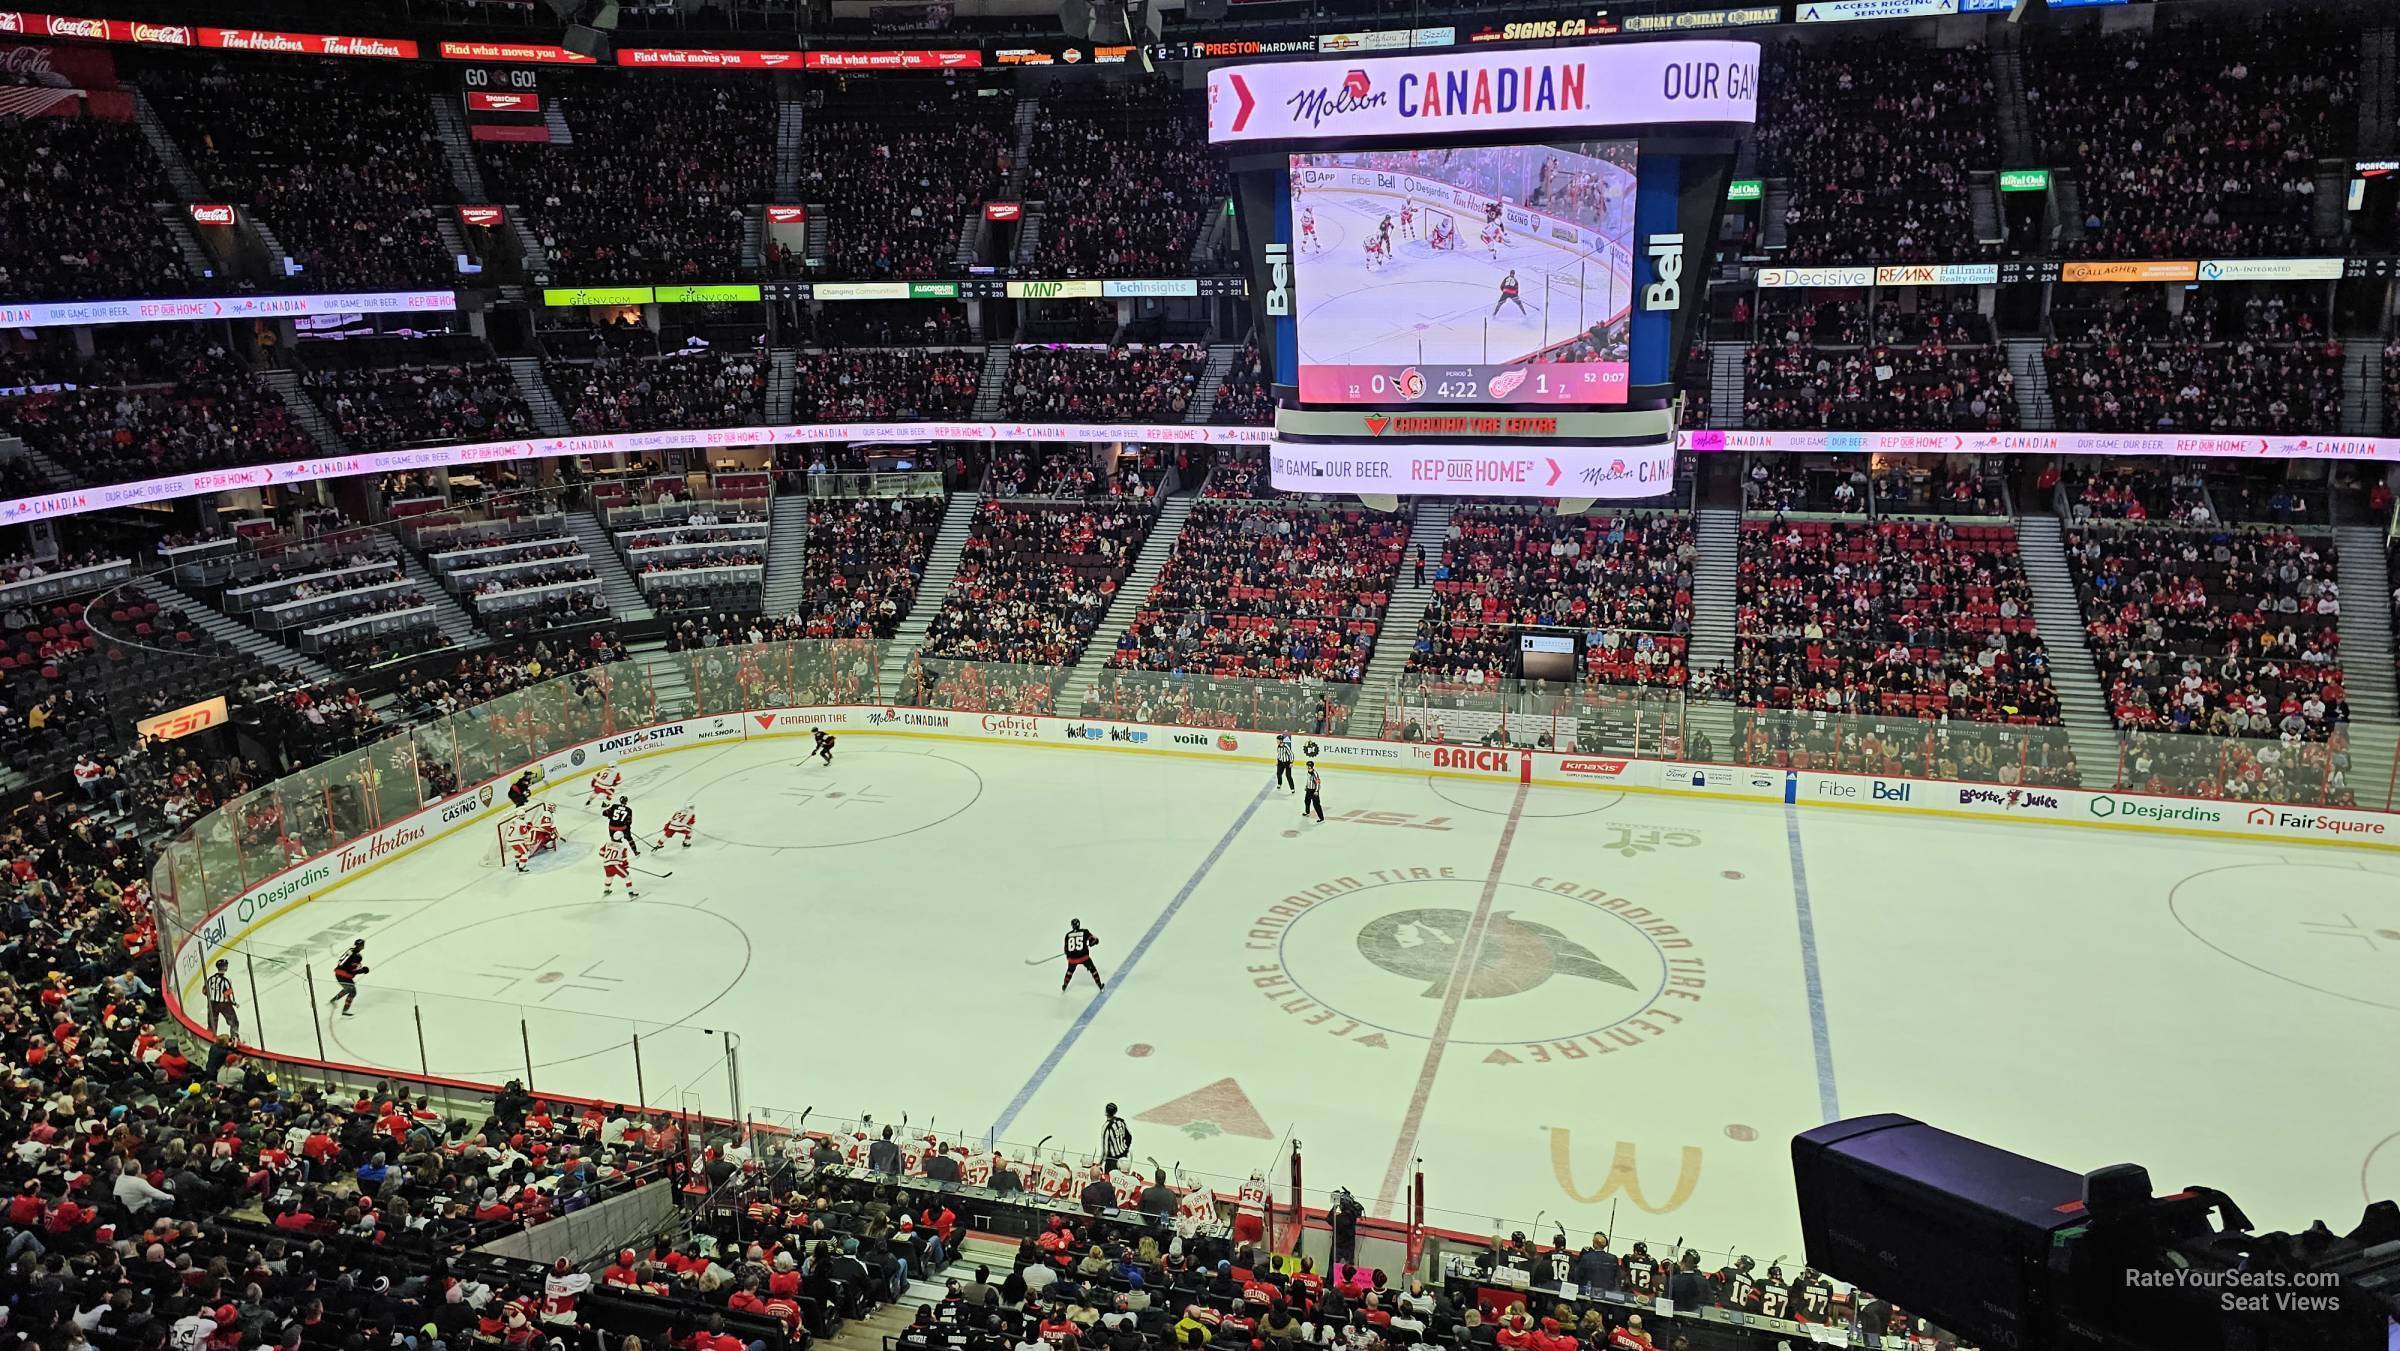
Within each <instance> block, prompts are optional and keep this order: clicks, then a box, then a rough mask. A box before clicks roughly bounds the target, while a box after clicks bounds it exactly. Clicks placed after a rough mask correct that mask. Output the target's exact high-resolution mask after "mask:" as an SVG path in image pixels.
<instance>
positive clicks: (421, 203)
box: [141, 54, 457, 291]
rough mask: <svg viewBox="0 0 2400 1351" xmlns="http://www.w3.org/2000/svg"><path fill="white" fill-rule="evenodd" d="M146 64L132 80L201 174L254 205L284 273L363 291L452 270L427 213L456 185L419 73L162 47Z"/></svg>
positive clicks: (443, 203)
mask: <svg viewBox="0 0 2400 1351" xmlns="http://www.w3.org/2000/svg"><path fill="white" fill-rule="evenodd" d="M149 67H150V68H149V69H147V70H145V72H144V73H143V75H142V77H141V83H142V85H143V87H144V89H145V90H146V91H147V92H148V93H149V95H150V97H151V101H152V103H153V104H154V106H156V107H157V108H158V110H159V113H160V115H161V117H162V118H163V120H164V121H165V122H166V124H167V128H168V130H169V131H170V132H171V133H172V134H173V135H174V136H175V138H176V140H177V141H178V142H179V143H180V144H181V146H182V149H183V153H184V158H185V159H186V160H187V161H188V162H189V163H190V164H191V166H192V171H193V172H194V173H196V174H198V175H199V176H200V181H201V183H202V184H203V185H204V186H205V187H206V188H207V190H208V191H209V192H210V193H211V194H212V195H213V196H214V197H215V198H217V199H218V200H223V201H231V202H234V203H237V204H239V205H241V206H242V207H243V208H244V209H248V210H254V211H256V212H257V213H258V215H259V216H260V217H261V218H262V219H264V220H265V221H266V223H267V225H268V227H269V228H270V229H272V230H273V231H274V233H275V238H276V239H277V240H279V241H280V242H281V243H282V244H283V246H284V248H285V249H286V250H288V252H289V254H290V260H291V263H292V264H293V265H294V266H295V267H296V268H297V269H298V271H297V272H296V273H293V274H291V275H290V276H289V279H288V282H285V283H284V284H288V285H291V286H295V287H300V288H304V289H307V290H315V291H365V290H381V289H386V288H403V287H418V286H427V285H433V284H437V283H439V282H440V281H442V279H444V278H447V277H451V276H454V275H456V273H457V264H456V263H455V261H453V259H452V257H451V254H450V249H449V246H448V245H446V244H444V243H443V242H442V238H441V234H440V232H439V230H438V229H437V228H436V227H435V220H436V219H437V217H438V215H439V213H441V212H444V211H448V210H449V209H450V207H449V205H448V204H449V203H451V202H453V201H455V200H456V197H457V194H456V193H455V191H454V190H453V189H452V188H451V186H450V175H449V169H448V167H447V165H446V164H445V163H444V162H443V156H442V142H441V133H440V131H439V130H438V129H437V128H436V127H435V126H434V121H433V117H432V114H431V113H430V111H428V108H427V105H426V101H425V95H424V93H423V91H422V89H421V88H420V87H419V86H418V84H417V83H416V81H415V79H414V72H409V71H397V70H385V69H380V68H377V67H376V65H375V63H372V62H365V63H362V62H359V61H354V60H345V59H341V58H329V59H324V60H315V61H308V60H298V61H293V60H286V61H272V62H262V61H255V60H242V61H239V63H238V65H237V64H236V63H235V62H233V61H227V60H216V59H195V58H188V57H184V56H180V55H176V56H167V55H163V54H161V55H154V56H153V57H152V58H151V60H150V62H149ZM237 71H238V75H237ZM274 275H275V276H276V277H277V278H278V280H279V281H281V280H282V279H283V278H284V276H285V273H284V270H283V269H281V268H278V269H277V270H276V272H275V274H274Z"/></svg>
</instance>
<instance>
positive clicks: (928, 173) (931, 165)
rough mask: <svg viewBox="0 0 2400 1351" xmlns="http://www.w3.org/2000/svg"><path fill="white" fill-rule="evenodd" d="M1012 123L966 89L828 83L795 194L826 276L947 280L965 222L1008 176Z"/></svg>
mask: <svg viewBox="0 0 2400 1351" xmlns="http://www.w3.org/2000/svg"><path fill="white" fill-rule="evenodd" d="M1015 115H1016V102H1015V100H1013V99H1009V98H987V97H980V96H979V95H978V93H977V91H976V89H975V88H974V86H973V85H971V84H958V85H953V84H943V85H940V86H936V87H933V88H927V87H926V86H925V85H924V84H923V83H922V82H917V81H901V80H854V81H843V82H839V83H837V84H836V86H835V87H834V88H833V89H832V90H831V91H829V92H828V94H827V96H826V99H825V101H824V102H823V103H822V104H821V105H819V106H816V107H812V108H810V109H809V110H808V114H807V118H806V126H807V136H806V137H805V139H804V140H803V141H802V143H801V156H802V158H801V164H800V195H801V196H802V198H804V199H805V200H807V201H809V202H814V203H819V204H821V205H823V206H824V207H825V216H826V219H825V264H826V272H827V273H828V274H829V275H832V276H836V277H872V278H877V279H887V278H922V277H936V276H943V275H947V274H950V273H953V272H956V271H957V270H958V267H957V257H958V241H959V231H960V229H961V227H962V226H963V224H964V223H965V221H966V218H967V213H968V212H969V211H970V210H980V209H981V207H982V204H983V203H984V202H986V201H988V200H990V199H991V198H993V197H995V196H997V195H998V193H999V189H1000V185H1001V182H1002V181H1003V179H1004V178H1005V177H1006V176H1007V173H1008V159H1009V154H1010V151H1011V148H1012V147H1013V145H1014V144H1015V141H1014V136H1015V127H1014V124H1013V123H1014V118H1015ZM765 125H769V126H771V125H772V121H771V120H770V121H769V122H768V123H766V124H765ZM752 134H753V135H755V128H753V132H752Z"/></svg>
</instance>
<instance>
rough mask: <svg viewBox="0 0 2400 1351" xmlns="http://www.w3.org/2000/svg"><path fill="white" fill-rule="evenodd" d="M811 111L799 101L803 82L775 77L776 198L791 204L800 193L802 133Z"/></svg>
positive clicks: (779, 75)
mask: <svg viewBox="0 0 2400 1351" xmlns="http://www.w3.org/2000/svg"><path fill="white" fill-rule="evenodd" d="M807 118H808V109H807V107H806V105H804V104H803V103H802V102H801V101H800V81H799V80H798V79H797V78H795V77H792V76H788V75H785V74H784V73H782V72H780V71H778V72H777V73H776V75H775V196H774V198H773V200H774V201H775V202H777V203H789V202H790V201H791V200H792V199H793V198H794V197H795V196H797V195H798V194H799V192H800V159H801V155H800V152H801V150H802V148H803V147H804V146H806V145H807V142H806V141H805V140H804V139H803V129H804V128H805V126H806V124H807Z"/></svg>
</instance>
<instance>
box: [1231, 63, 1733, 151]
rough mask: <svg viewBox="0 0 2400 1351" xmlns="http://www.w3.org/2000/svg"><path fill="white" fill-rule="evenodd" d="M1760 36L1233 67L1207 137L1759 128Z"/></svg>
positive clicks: (1325, 137)
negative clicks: (1674, 126)
mask: <svg viewBox="0 0 2400 1351" xmlns="http://www.w3.org/2000/svg"><path fill="white" fill-rule="evenodd" d="M1757 115H1758V44H1756V43H1754V42H1734V41H1728V40H1724V39H1700V40H1693V41H1683V42H1650V43H1633V44H1626V45H1622V46H1599V47H1562V48H1547V49H1543V50H1538V51H1530V52H1525V51H1519V52H1499V51H1478V52H1465V53H1459V54H1455V55H1445V56H1416V55H1409V56H1385V57H1367V58H1364V59H1361V60H1356V61H1292V62H1286V63H1282V64H1278V65H1242V66H1222V67H1219V68H1217V69H1215V70H1211V71H1210V72H1208V137H1209V140H1211V141H1213V142H1215V143H1217V144H1220V145H1223V144H1228V143H1234V142H1243V141H1250V142H1268V141H1309V140H1343V141H1357V140H1361V139H1370V138H1375V137H1384V136H1416V135H1426V134H1429V133H1433V132H1440V133H1442V134H1444V135H1446V136H1454V137H1460V138H1487V139H1488V138H1490V137H1492V136H1494V135H1499V136H1508V135H1516V134H1522V133H1528V132H1539V131H1544V130H1551V129H1561V128H1575V127H1594V128H1596V127H1607V126H1625V125H1635V124H1647V123H1701V124H1721V125H1730V126H1740V127H1746V126H1749V125H1750V124H1751V123H1752V122H1753V121H1755V120H1756V119H1757Z"/></svg>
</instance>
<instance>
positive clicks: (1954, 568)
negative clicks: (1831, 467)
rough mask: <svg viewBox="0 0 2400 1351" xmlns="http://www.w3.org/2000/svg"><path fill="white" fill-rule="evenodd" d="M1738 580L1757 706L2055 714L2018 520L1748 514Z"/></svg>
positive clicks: (2005, 716) (2030, 718)
mask: <svg viewBox="0 0 2400 1351" xmlns="http://www.w3.org/2000/svg"><path fill="white" fill-rule="evenodd" d="M1735 582H1736V586H1735V596H1736V606H1737V609H1736V621H1735V622H1736V633H1737V644H1738V645H1737V648H1736V665H1735V669H1734V687H1735V688H1734V696H1735V698H1736V699H1737V700H1738V701H1739V702H1740V703H1742V704H1743V705H1745V706H1747V707H1752V708H1779V709H1804V710H1817V711H1823V712H1827V713H1851V714H1862V715H1872V714H1886V715H1896V716H1902V717H1925V718H1944V717H1946V718H1951V719H1957V720H1960V721H1971V722H1988V723H2045V724H2046V723H2055V722H2057V721H2058V697H2057V693H2056V691H2055V690H2054V689H2053V688H2052V687H2051V683H2050V673H2049V658H2048V656H2047V655H2046V654H2045V653H2044V651H2043V649H2042V642H2041V637H2040V634H2039V630H2038V628H2037V626H2036V624H2035V621H2034V614H2033V593H2032V587H2031V585H2030V583H2028V582H2027V581H2026V578H2025V571H2024V566H2023V564H2022V562H2021V561H2020V560H2019V558H2018V555H2017V540H2016V531H2015V529H2014V528H2013V527H2010V526H1975V525H1965V526H1961V525H1953V524H1951V523H1950V522H1948V521H1940V522H1930V523H1929V522H1902V521H1893V520H1883V521H1877V522H1874V523H1873V524H1864V523H1859V524H1853V523H1850V522H1827V521H1791V520H1783V519H1776V520H1772V521H1766V520H1752V521H1746V522H1744V523H1743V525H1742V554H1741V561H1740V563H1739V565H1738V568H1737V571H1736V574H1735Z"/></svg>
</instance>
